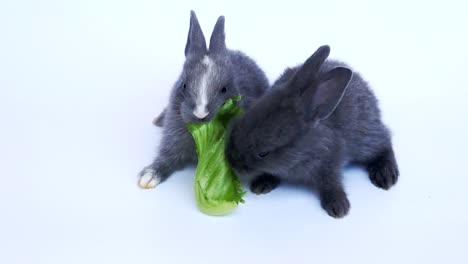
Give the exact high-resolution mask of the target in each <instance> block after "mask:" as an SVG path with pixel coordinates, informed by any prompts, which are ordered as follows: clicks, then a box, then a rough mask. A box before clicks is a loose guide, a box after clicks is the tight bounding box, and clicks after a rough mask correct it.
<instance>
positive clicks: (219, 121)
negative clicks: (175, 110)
mask: <svg viewBox="0 0 468 264" xmlns="http://www.w3.org/2000/svg"><path fill="white" fill-rule="evenodd" d="M239 100H240V97H239V96H238V97H235V98H232V99H228V100H226V102H225V103H224V105H223V106H222V107H221V109H220V110H219V111H218V113H217V114H216V116H215V117H214V118H213V119H212V120H211V121H209V122H205V123H193V124H189V125H187V127H188V129H189V131H190V133H191V134H192V136H193V139H194V140H195V144H196V147H197V155H198V166H197V171H196V173H195V197H196V199H197V205H198V208H199V209H200V210H201V211H202V212H204V213H205V214H209V215H224V214H227V213H230V212H232V211H233V210H234V209H235V208H236V207H237V205H238V204H239V202H241V203H244V200H243V199H242V196H243V195H244V194H245V191H244V190H243V189H242V185H241V183H240V181H239V179H238V178H237V175H236V173H235V172H234V170H233V169H232V168H231V167H230V166H229V164H228V162H227V161H226V159H225V157H224V145H225V141H226V138H225V134H226V127H227V125H228V124H229V121H231V120H232V119H233V118H235V117H237V116H239V115H241V114H242V112H243V111H242V109H241V108H239V107H238V106H237V105H236V104H235V101H239Z"/></svg>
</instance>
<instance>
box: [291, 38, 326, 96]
mask: <svg viewBox="0 0 468 264" xmlns="http://www.w3.org/2000/svg"><path fill="white" fill-rule="evenodd" d="M328 55H330V47H329V46H327V45H324V46H321V47H320V48H318V49H317V50H316V51H315V52H314V54H312V55H311V56H310V57H309V58H308V59H307V60H306V62H304V64H303V65H302V66H301V68H300V69H299V71H297V73H296V75H295V76H294V79H293V83H292V85H293V87H295V88H296V89H300V91H301V93H302V92H303V91H304V90H305V89H307V88H308V87H309V84H310V83H311V82H312V81H313V80H314V79H315V78H316V77H317V74H318V72H319V70H320V66H322V64H323V63H324V62H325V60H326V59H327V58H328Z"/></svg>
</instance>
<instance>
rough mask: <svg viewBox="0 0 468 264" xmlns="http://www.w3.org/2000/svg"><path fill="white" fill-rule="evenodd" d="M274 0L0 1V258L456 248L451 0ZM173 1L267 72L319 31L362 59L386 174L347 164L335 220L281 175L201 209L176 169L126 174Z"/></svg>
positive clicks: (460, 125) (448, 258)
mask: <svg viewBox="0 0 468 264" xmlns="http://www.w3.org/2000/svg"><path fill="white" fill-rule="evenodd" d="M281 2H286V3H284V4H281V5H279V4H276V3H273V1H268V2H264V3H261V2H254V1H233V2H232V3H221V2H220V1H213V2H212V3H208V2H206V3H197V2H195V1H186V2H176V1H169V0H167V1H154V0H146V1H145V0H132V1H129V0H128V1H110V0H109V1H104V0H89V1H58V0H57V1H51V0H48V1H21V0H15V1H8V0H2V1H1V2H0V263H5V264H9V263H114V264H116V263H204V264H207V263H224V264H229V263H344V262H345V263H468V257H467V255H466V251H467V250H468V246H467V245H468V241H466V240H467V237H468V227H467V224H468V205H467V204H468V198H467V188H468V187H467V184H468V175H467V173H466V162H467V161H468V160H467V154H466V152H465V151H466V149H467V148H468V144H467V140H466V136H467V135H468V129H467V127H468V125H467V114H468V110H467V107H466V98H467V95H468V93H467V89H468V87H467V80H466V79H467V74H466V70H467V66H466V61H467V60H468V52H467V49H468V32H467V26H468V19H467V15H466V14H467V9H468V7H467V5H466V4H465V3H464V2H466V1H462V0H460V1H440V3H439V2H436V1H404V0H401V1H396V0H395V1H388V3H385V4H384V3H380V1H370V0H369V1H342V2H338V1H329V0H327V1H325V0H323V1H303V2H297V3H294V2H293V1H281ZM190 9H194V10H195V11H197V15H198V17H199V19H200V23H201V25H202V28H203V30H204V32H205V35H206V38H207V39H208V38H209V36H210V34H211V30H212V28H213V26H214V23H215V21H216V19H217V17H218V16H219V15H221V14H223V15H225V16H226V33H227V45H228V47H230V48H234V49H242V50H244V51H245V52H246V53H248V54H250V55H251V56H252V57H253V58H255V59H256V60H257V61H258V63H259V64H260V66H261V67H263V68H264V69H265V71H266V72H267V75H268V77H269V78H270V81H273V80H274V79H275V78H276V77H277V76H278V75H279V74H280V73H281V71H282V69H284V68H285V67H286V66H292V65H296V64H297V63H300V62H302V61H303V60H305V59H306V58H307V57H308V56H309V55H310V54H311V53H312V52H313V51H315V49H316V48H317V47H318V46H320V45H322V44H329V45H330V46H331V47H332V53H331V54H332V55H331V57H333V58H340V59H343V60H345V61H347V62H348V63H350V64H351V65H352V66H353V67H354V68H355V69H356V70H358V71H360V72H361V73H363V75H364V76H365V77H366V79H368V80H369V82H370V83H371V84H372V85H373V86H374V89H375V92H376V93H377V95H378V97H379V98H380V101H381V107H382V110H383V115H384V120H385V122H386V123H387V124H388V125H389V126H390V127H391V129H392V131H393V133H394V144H395V151H396V154H397V159H398V161H399V165H400V170H401V178H400V181H399V182H398V184H397V186H396V187H395V188H393V189H391V190H390V191H388V192H386V191H382V190H379V189H377V188H376V187H374V186H373V185H372V184H371V183H370V181H369V180H368V178H367V175H366V174H365V173H364V172H363V171H362V170H361V169H356V168H354V169H348V170H346V171H345V184H346V190H347V192H348V195H349V199H350V201H351V204H352V208H351V211H350V214H349V215H348V216H347V217H346V218H344V219H341V220H335V219H332V218H330V217H329V216H328V215H327V214H326V213H325V212H324V211H323V210H322V209H321V208H320V205H319V202H318V199H317V197H316V196H315V194H313V193H311V192H309V191H306V190H303V189H297V188H292V187H281V188H279V189H277V190H275V191H273V192H272V193H271V194H268V195H264V196H256V195H253V194H251V193H249V194H248V195H247V196H246V198H245V200H246V201H247V202H246V204H245V205H241V206H240V207H239V208H238V209H237V210H236V211H235V213H233V214H231V215H229V216H226V217H209V216H206V215H203V214H202V213H200V212H199V211H198V210H197V208H196V205H195V199H194V194H193V176H194V169H193V168H191V169H186V170H184V171H182V172H177V173H175V174H174V175H173V176H172V177H171V178H170V179H169V180H168V181H167V182H165V183H164V184H162V185H160V186H158V187H157V188H156V189H154V190H151V191H145V190H141V189H139V188H137V185H136V175H137V173H138V172H139V171H140V169H141V168H142V167H143V166H144V165H147V164H148V163H149V162H150V161H151V159H152V158H153V157H154V155H155V148H156V146H157V145H158V144H159V140H160V138H161V129H160V128H156V127H154V126H153V125H152V124H151V121H152V119H153V117H155V116H156V115H157V114H158V113H159V112H160V111H161V110H162V109H163V107H164V106H165V104H166V103H167V99H168V95H169V91H170V88H171V86H172V84H173V82H174V81H175V80H176V78H177V76H178V74H179V72H180V71H181V67H182V63H183V61H184V55H183V51H184V47H185V41H186V37H187V32H188V25H189V10H190Z"/></svg>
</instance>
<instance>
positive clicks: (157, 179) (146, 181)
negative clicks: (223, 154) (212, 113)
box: [138, 134, 197, 189]
mask: <svg viewBox="0 0 468 264" xmlns="http://www.w3.org/2000/svg"><path fill="white" fill-rule="evenodd" d="M176 139H177V140H176ZM161 143H162V144H163V145H162V146H161V148H160V150H159V155H158V156H157V157H156V159H155V160H154V161H153V163H151V164H150V165H149V166H147V167H145V168H144V169H143V170H142V171H141V172H140V173H139V179H138V185H139V186H140V187H141V188H143V189H152V188H154V187H156V186H157V185H158V184H160V183H161V182H163V181H165V180H166V179H167V178H168V177H169V176H170V175H171V174H172V173H174V172H175V171H177V170H180V169H182V168H184V167H185V166H187V165H188V164H190V163H194V162H196V159H197V157H196V151H195V143H194V142H193V139H192V138H191V137H190V135H188V134H187V135H186V136H184V137H182V138H180V137H171V136H170V135H167V136H165V137H163V140H162V142H161Z"/></svg>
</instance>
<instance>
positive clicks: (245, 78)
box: [140, 11, 269, 181]
mask: <svg viewBox="0 0 468 264" xmlns="http://www.w3.org/2000/svg"><path fill="white" fill-rule="evenodd" d="M185 56H186V61H185V63H184V66H183V71H182V73H181V75H180V77H179V79H178V80H177V81H176V83H175V84H174V87H173V89H172V92H171V96H170V99H169V100H170V101H169V105H168V106H167V107H166V108H165V110H164V111H163V113H162V114H161V115H160V117H159V119H158V120H161V122H157V123H158V124H161V125H162V123H163V124H164V125H163V129H164V130H163V137H162V141H161V145H160V148H159V153H158V155H157V157H156V159H155V160H154V162H153V163H152V164H151V165H149V166H147V167H146V168H145V169H144V170H143V171H142V172H141V173H140V176H141V175H143V174H144V173H145V171H146V170H147V169H150V170H153V171H154V173H155V174H154V177H157V178H158V179H159V180H160V181H164V180H166V179H167V178H168V177H169V176H170V175H171V174H172V173H173V172H174V171H176V170H178V169H181V168H183V167H185V166H187V165H190V164H195V163H196V161H197V155H196V152H195V143H194V140H193V138H192V136H191V135H190V133H189V132H188V130H187V128H186V125H187V124H188V123H194V122H200V121H209V120H210V119H211V118H213V116H214V115H215V114H216V112H217V111H218V109H219V108H220V107H221V105H222V104H223V103H224V101H225V100H226V99H228V98H231V97H234V96H238V95H240V96H241V97H242V99H241V101H240V106H241V107H242V108H244V109H248V108H249V107H250V105H251V104H252V102H253V101H254V100H256V98H258V97H260V96H262V95H263V94H264V92H265V91H266V89H268V87H269V84H268V79H267V78H266V75H265V73H264V72H263V71H262V70H261V69H260V68H259V66H258V65H257V64H256V63H255V61H253V60H252V59H250V58H249V57H247V56H246V55H245V54H244V53H242V52H240V51H234V50H229V49H227V48H226V44H225V33H224V17H223V16H221V17H220V18H219V19H218V21H217V23H216V25H215V28H214V30H213V34H212V36H211V39H210V49H209V50H207V49H206V43H205V37H204V36H203V32H202V31H201V28H200V25H199V23H198V20H197V17H196V15H195V12H193V11H191V18H190V29H189V34H188V39H187V44H186V48H185ZM206 57H208V58H209V60H210V61H211V62H212V63H213V67H212V71H213V72H212V74H210V75H209V77H210V78H209V79H206V88H207V89H206V90H207V92H208V93H207V97H208V104H207V110H208V112H209V115H208V116H207V117H205V118H204V119H203V120H200V119H198V118H196V117H195V116H194V114H193V111H194V107H195V104H196V98H197V94H198V93H199V88H200V84H201V83H203V79H202V78H203V76H205V74H206V73H207V71H208V67H207V65H206V64H205V63H204V62H203V61H204V60H206ZM207 76H208V75H207ZM223 88H225V90H224V89H223Z"/></svg>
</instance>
